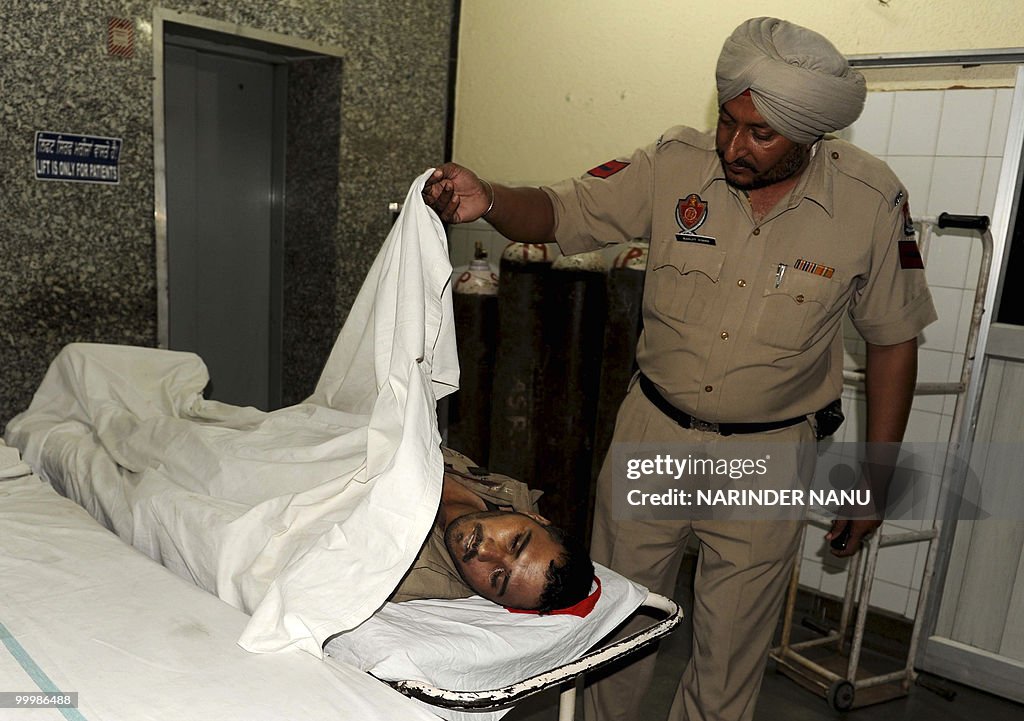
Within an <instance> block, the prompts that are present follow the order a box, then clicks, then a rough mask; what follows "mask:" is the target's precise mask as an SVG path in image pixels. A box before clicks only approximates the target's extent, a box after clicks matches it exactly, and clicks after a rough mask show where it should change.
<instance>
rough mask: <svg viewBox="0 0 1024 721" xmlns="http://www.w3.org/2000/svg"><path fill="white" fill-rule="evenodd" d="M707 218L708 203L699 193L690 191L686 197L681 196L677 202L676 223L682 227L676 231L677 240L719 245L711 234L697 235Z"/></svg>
mask: <svg viewBox="0 0 1024 721" xmlns="http://www.w3.org/2000/svg"><path fill="white" fill-rule="evenodd" d="M707 219H708V204H707V203H705V202H704V200H703V199H701V197H700V196H699V195H697V194H696V193H690V194H689V195H687V196H686V197H685V198H680V199H679V202H678V203H676V223H677V224H678V225H679V228H680V230H679V232H678V233H676V240H678V241H679V242H681V243H703V244H704V245H717V243H716V242H715V239H714V238H712V237H711V236H708V235H697V232H696V231H697V229H698V228H700V226H702V225H704V221H705V220H707Z"/></svg>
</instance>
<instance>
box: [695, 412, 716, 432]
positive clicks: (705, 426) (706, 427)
mask: <svg viewBox="0 0 1024 721" xmlns="http://www.w3.org/2000/svg"><path fill="white" fill-rule="evenodd" d="M690 428H691V429H693V430H695V431H701V432H702V433H718V424H717V423H709V422H708V421H702V420H700V419H699V418H694V417H693V416H690Z"/></svg>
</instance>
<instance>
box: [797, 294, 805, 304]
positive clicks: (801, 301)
mask: <svg viewBox="0 0 1024 721" xmlns="http://www.w3.org/2000/svg"><path fill="white" fill-rule="evenodd" d="M796 302H797V303H803V302H804V294H803V293H801V294H800V295H798V296H797V297H796Z"/></svg>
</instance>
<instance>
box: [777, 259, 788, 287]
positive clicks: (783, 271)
mask: <svg viewBox="0 0 1024 721" xmlns="http://www.w3.org/2000/svg"><path fill="white" fill-rule="evenodd" d="M785 274H786V264H785V263H779V267H778V268H777V269H776V270H775V287H776V288H778V287H779V286H780V285H782V276H784V275H785Z"/></svg>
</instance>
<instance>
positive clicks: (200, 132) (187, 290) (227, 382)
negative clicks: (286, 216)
mask: <svg viewBox="0 0 1024 721" xmlns="http://www.w3.org/2000/svg"><path fill="white" fill-rule="evenodd" d="M164 77H165V106H164V113H165V124H166V148H167V153H166V157H167V248H168V346H169V347H170V348H171V349H173V350H187V351H192V352H195V353H197V354H198V355H199V356H200V357H201V358H202V359H203V360H204V361H205V362H206V364H207V367H208V369H209V371H210V379H211V385H210V388H209V389H208V395H209V397H211V398H213V399H215V400H219V401H224V402H226V403H231V404H234V405H251V406H256V407H258V408H262V409H269V408H271V407H275V406H276V405H277V403H278V401H277V399H276V398H275V397H274V396H275V395H278V396H279V393H280V382H279V377H278V376H279V373H280V345H279V344H280V330H279V329H278V328H277V327H276V325H275V324H279V322H280V321H279V318H280V313H279V308H278V307H277V304H278V303H279V297H280V293H279V287H275V282H274V278H276V277H278V276H279V273H280V239H279V238H277V237H275V231H274V216H275V212H276V211H275V208H274V203H275V202H277V203H280V197H279V194H278V193H275V192H274V188H275V173H277V172H280V171H279V169H278V168H277V167H276V165H275V162H274V153H275V151H274V148H275V147H276V145H275V143H276V142H279V141H278V140H277V139H275V133H282V132H283V127H280V126H282V125H283V123H282V122H281V121H280V118H279V117H276V116H275V107H276V106H275V66H274V65H273V64H271V63H269V62H262V61H259V60H253V59H248V58H243V57H234V56H229V55H225V54H220V53H217V52H212V51H207V50H203V49H195V48H192V47H187V46H179V45H176V44H173V43H172V41H171V40H170V39H168V43H167V45H166V49H165V68H164ZM278 92H279V91H278Z"/></svg>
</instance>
